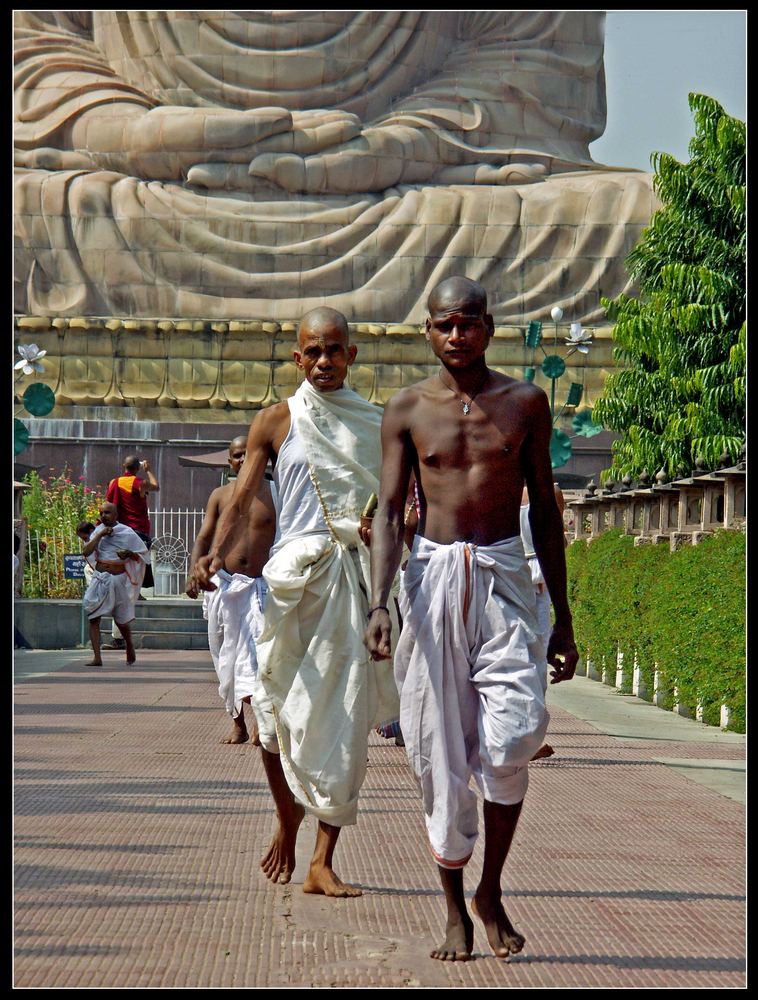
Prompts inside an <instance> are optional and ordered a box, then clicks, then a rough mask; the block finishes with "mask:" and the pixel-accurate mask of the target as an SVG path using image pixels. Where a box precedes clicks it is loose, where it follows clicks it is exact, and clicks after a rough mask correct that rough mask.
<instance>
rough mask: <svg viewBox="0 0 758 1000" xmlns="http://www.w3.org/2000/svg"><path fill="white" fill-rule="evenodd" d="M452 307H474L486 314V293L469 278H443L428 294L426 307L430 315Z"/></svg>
mask: <svg viewBox="0 0 758 1000" xmlns="http://www.w3.org/2000/svg"><path fill="white" fill-rule="evenodd" d="M453 305H465V306H467V307H471V306H474V307H475V308H479V309H481V311H482V313H486V312H487V292H486V291H485V290H484V287H483V286H482V285H480V284H479V282H478V281H473V280H472V279H471V278H462V277H453V278H445V280H444V281H441V282H440V283H439V284H438V285H435V287H434V288H433V289H432V291H431V292H430V293H429V298H428V299H427V303H426V306H427V309H428V310H429V312H430V313H435V312H439V311H441V310H446V309H449V308H450V307H451V306H453Z"/></svg>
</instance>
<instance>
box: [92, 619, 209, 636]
mask: <svg viewBox="0 0 758 1000" xmlns="http://www.w3.org/2000/svg"><path fill="white" fill-rule="evenodd" d="M112 624H113V619H112V618H109V617H107V616H106V615H103V617H102V618H101V620H100V631H101V632H107V633H108V634H110V631H111V626H112ZM131 628H132V632H134V633H135V634H136V633H138V632H139V633H148V632H190V633H192V634H198V635H206V634H207V632H208V623H207V622H206V620H205V619H204V618H200V619H198V620H195V619H194V618H140V617H139V616H138V617H137V618H136V619H135V620H134V621H133V622H132V623H131Z"/></svg>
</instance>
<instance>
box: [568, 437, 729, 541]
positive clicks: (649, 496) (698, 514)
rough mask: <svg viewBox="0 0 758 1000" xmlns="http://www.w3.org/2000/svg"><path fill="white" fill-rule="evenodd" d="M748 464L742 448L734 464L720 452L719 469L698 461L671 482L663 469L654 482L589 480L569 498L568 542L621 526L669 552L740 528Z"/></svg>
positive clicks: (642, 479) (645, 476)
mask: <svg viewBox="0 0 758 1000" xmlns="http://www.w3.org/2000/svg"><path fill="white" fill-rule="evenodd" d="M746 465H747V463H746V458H745V449H744V448H743V449H742V452H741V453H740V457H739V460H738V462H737V464H736V465H732V464H731V459H730V457H729V456H728V455H726V454H724V455H723V456H722V459H721V464H720V466H719V468H718V469H714V470H712V471H707V470H706V469H705V468H704V467H703V463H702V462H700V463H698V464H697V467H696V468H695V470H694V471H693V472H692V473H691V474H684V470H682V473H683V474H682V475H680V476H679V477H678V478H676V479H674V480H673V481H669V480H668V477H667V475H666V473H665V472H664V471H663V470H661V471H660V472H659V473H658V474H657V475H656V477H655V481H654V482H651V481H650V477H649V475H648V473H646V472H643V474H642V475H641V476H640V478H639V480H637V481H636V482H634V481H632V480H631V478H630V477H628V476H627V477H624V479H623V480H622V482H621V483H615V482H611V481H609V482H606V484H605V487H604V488H602V489H598V488H597V486H596V485H595V483H594V482H590V483H589V484H588V486H587V489H586V490H585V492H584V494H583V495H581V496H578V497H576V498H575V499H572V500H568V501H567V507H569V508H571V511H572V514H573V527H572V533H571V535H570V540H571V541H573V540H576V539H580V538H584V539H592V538H597V536H598V535H600V534H602V533H603V532H604V531H608V530H610V529H611V528H621V529H622V530H623V532H624V534H627V535H632V536H634V544H635V545H646V544H668V545H669V547H670V548H671V551H672V552H673V551H675V550H676V549H678V548H680V547H681V546H682V545H689V544H693V545H697V543H698V542H699V541H700V539H701V538H703V537H704V536H706V535H711V534H713V532H714V531H716V530H717V529H719V528H732V529H741V528H742V529H744V527H745V517H746V507H745V493H746V487H745V474H746Z"/></svg>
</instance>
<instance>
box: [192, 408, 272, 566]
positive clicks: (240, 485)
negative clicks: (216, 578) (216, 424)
mask: <svg viewBox="0 0 758 1000" xmlns="http://www.w3.org/2000/svg"><path fill="white" fill-rule="evenodd" d="M289 419H290V417H289V406H288V405H287V403H286V402H284V403H275V404H274V405H273V406H270V407H268V408H267V409H265V410H261V412H260V413H259V414H258V416H257V417H256V418H255V420H254V421H253V422H252V424H251V425H250V432H249V433H248V436H247V451H246V453H245V461H244V462H243V464H242V468H241V469H240V472H239V475H238V476H237V482H236V483H235V484H234V492H233V493H232V496H231V499H230V500H229V502H228V503H227V504H226V505H225V506H224V510H223V512H222V514H221V516H220V518H219V520H218V524H217V525H216V533H215V535H214V538H213V543H212V545H211V548H210V552H209V555H210V557H211V559H210V564H209V567H208V568H209V572H210V573H215V572H216V571H217V570H219V569H222V568H223V565H224V559H225V557H226V555H227V553H228V552H229V549H230V548H231V546H232V545H233V543H234V533H235V527H236V524H237V521H238V520H239V518H240V517H244V516H246V515H247V512H248V511H249V510H250V504H251V503H252V502H253V500H254V499H255V497H256V496H257V494H258V490H259V489H260V486H261V483H262V481H263V476H264V473H265V472H266V465H267V464H268V461H269V459H270V458H272V457H274V456H275V455H276V450H277V449H276V448H275V445H277V444H278V443H280V439H282V440H283V437H284V435H286V433H287V429H288V428H289Z"/></svg>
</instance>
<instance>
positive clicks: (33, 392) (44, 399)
mask: <svg viewBox="0 0 758 1000" xmlns="http://www.w3.org/2000/svg"><path fill="white" fill-rule="evenodd" d="M23 400H24V406H25V407H26V408H27V410H28V411H29V413H31V415H32V416H33V417H46V416H47V415H48V413H49V412H50V411H51V410H52V408H53V407H54V406H55V393H54V392H53V390H52V389H51V388H50V386H49V385H45V383H44V382H32V384H31V385H28V386H27V387H26V392H25V393H24V395H23Z"/></svg>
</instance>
